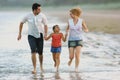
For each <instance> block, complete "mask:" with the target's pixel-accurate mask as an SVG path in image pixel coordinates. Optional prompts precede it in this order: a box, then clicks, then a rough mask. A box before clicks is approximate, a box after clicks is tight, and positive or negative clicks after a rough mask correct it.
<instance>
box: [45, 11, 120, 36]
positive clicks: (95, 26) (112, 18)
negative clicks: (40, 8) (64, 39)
mask: <svg viewBox="0 0 120 80" xmlns="http://www.w3.org/2000/svg"><path fill="white" fill-rule="evenodd" d="M48 12H49V13H47V12H45V13H46V14H48V15H50V16H54V17H58V18H59V19H60V21H62V22H67V20H68V19H69V18H70V16H69V9H68V10H64V9H60V10H59V9H58V10H57V9H55V10H49V11H48ZM119 14H120V10H82V15H81V18H83V19H84V20H85V21H86V24H87V26H88V28H89V30H90V32H104V33H110V34H120V24H119V21H120V15H119Z"/></svg>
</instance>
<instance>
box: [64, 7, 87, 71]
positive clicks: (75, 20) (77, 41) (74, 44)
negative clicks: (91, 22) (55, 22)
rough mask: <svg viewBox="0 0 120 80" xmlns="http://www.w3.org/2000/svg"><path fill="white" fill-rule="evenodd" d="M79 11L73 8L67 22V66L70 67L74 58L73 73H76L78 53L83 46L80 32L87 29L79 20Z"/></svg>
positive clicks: (78, 60) (82, 21)
mask: <svg viewBox="0 0 120 80" xmlns="http://www.w3.org/2000/svg"><path fill="white" fill-rule="evenodd" d="M81 12H82V11H81V9H80V8H74V9H71V10H70V17H71V19H69V20H68V27H67V30H66V32H69V38H68V48H69V59H70V60H69V62H68V65H69V66H70V65H71V63H72V60H73V58H74V56H75V71H76V72H78V66H79V62H80V51H81V48H82V46H83V44H82V43H83V42H82V40H83V38H82V36H83V35H82V30H84V31H85V32H88V28H87V26H86V24H85V21H84V20H83V19H81V18H80V16H81Z"/></svg>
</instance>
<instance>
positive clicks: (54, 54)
mask: <svg viewBox="0 0 120 80" xmlns="http://www.w3.org/2000/svg"><path fill="white" fill-rule="evenodd" d="M52 55H53V61H54V67H56V58H55V57H56V53H53V54H52Z"/></svg>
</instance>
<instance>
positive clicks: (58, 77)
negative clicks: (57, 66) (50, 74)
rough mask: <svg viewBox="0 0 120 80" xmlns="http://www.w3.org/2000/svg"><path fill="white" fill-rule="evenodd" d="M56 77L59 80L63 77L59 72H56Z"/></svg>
mask: <svg viewBox="0 0 120 80" xmlns="http://www.w3.org/2000/svg"><path fill="white" fill-rule="evenodd" d="M55 79H59V80H60V79H61V77H60V75H59V72H56V73H55Z"/></svg>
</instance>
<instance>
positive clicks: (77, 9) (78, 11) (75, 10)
mask: <svg viewBox="0 0 120 80" xmlns="http://www.w3.org/2000/svg"><path fill="white" fill-rule="evenodd" d="M70 12H71V13H72V14H73V15H75V16H77V17H80V15H81V13H82V10H81V9H80V8H73V9H71V10H70Z"/></svg>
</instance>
